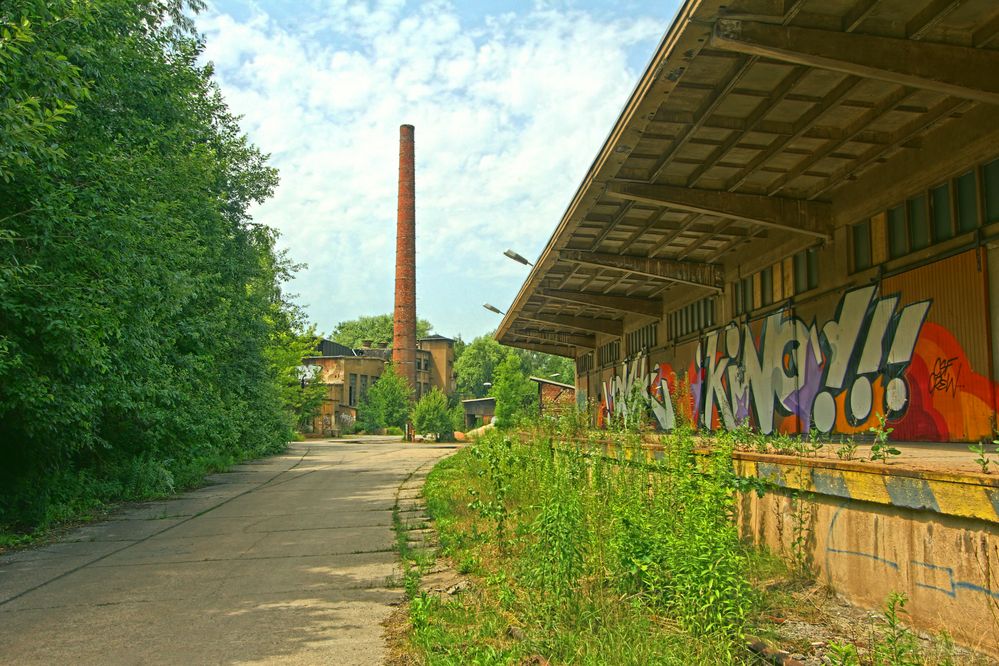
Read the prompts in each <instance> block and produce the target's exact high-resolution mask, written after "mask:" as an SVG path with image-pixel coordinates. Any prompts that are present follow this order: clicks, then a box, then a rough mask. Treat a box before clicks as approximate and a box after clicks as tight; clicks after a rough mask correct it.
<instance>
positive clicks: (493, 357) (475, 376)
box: [454, 333, 575, 398]
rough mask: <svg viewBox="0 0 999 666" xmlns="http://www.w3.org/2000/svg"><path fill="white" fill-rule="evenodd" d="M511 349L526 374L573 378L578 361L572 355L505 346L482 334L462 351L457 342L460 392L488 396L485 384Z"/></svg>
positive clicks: (566, 381) (567, 380) (569, 380)
mask: <svg viewBox="0 0 999 666" xmlns="http://www.w3.org/2000/svg"><path fill="white" fill-rule="evenodd" d="M511 352H512V353H514V354H516V355H517V356H518V357H519V358H520V360H521V362H522V366H523V374H524V375H525V376H528V377H530V376H536V377H541V378H543V379H551V380H554V381H557V382H562V383H564V384H572V383H573V381H574V378H575V364H574V362H573V360H572V359H570V358H564V357H562V356H553V355H552V354H544V353H542V352H536V351H530V350H527V349H513V348H511V347H504V346H503V345H501V344H500V343H499V342H497V341H496V338H494V337H493V335H492V334H491V333H490V334H487V335H480V336H479V337H477V338H475V339H474V340H472V341H471V342H470V343H468V344H464V343H462V348H461V350H460V352H459V350H458V345H455V361H454V372H455V375H456V384H457V390H458V395H461V396H465V397H473V398H482V397H485V395H486V394H487V393H488V392H489V387H488V386H485V384H487V383H494V382H495V378H494V373H495V371H496V367H497V366H498V365H499V364H500V363H501V362H502V361H503V359H504V358H506V356H507V354H508V353H511Z"/></svg>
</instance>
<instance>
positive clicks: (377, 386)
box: [357, 363, 412, 432]
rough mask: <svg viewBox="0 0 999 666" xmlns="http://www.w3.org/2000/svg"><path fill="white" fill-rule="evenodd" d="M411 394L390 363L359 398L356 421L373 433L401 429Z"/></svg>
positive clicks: (404, 381) (407, 413)
mask: <svg viewBox="0 0 999 666" xmlns="http://www.w3.org/2000/svg"><path fill="white" fill-rule="evenodd" d="M411 395H412V392H411V391H410V389H409V385H408V384H407V383H406V380H405V379H404V378H403V377H401V376H399V375H398V374H397V373H396V372H395V369H394V367H393V366H392V364H391V363H389V364H386V366H385V369H384V370H383V371H382V374H381V376H380V377H379V378H378V379H377V380H376V381H375V383H374V384H372V386H371V388H369V389H368V392H367V393H366V394H365V395H364V397H362V398H361V403H360V405H358V407H357V415H358V416H357V420H358V423H359V424H360V425H361V427H362V428H364V429H365V430H367V431H368V432H374V431H375V430H380V429H382V428H386V427H390V426H391V427H395V428H402V427H403V426H405V425H406V417H407V416H408V415H409V410H410V407H411Z"/></svg>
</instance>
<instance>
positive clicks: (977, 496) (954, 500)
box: [929, 481, 999, 522]
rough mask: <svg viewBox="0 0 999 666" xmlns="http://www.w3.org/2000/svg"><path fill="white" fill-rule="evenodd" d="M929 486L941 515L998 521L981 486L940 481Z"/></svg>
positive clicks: (932, 482)
mask: <svg viewBox="0 0 999 666" xmlns="http://www.w3.org/2000/svg"><path fill="white" fill-rule="evenodd" d="M929 484H930V490H932V491H933V496H934V497H935V498H936V500H937V506H938V507H940V512H941V513H946V514H950V515H952V516H966V517H968V518H982V519H984V520H990V521H993V522H995V521H996V520H997V519H999V516H996V510H995V508H993V506H992V502H990V501H989V497H988V495H987V494H986V493H985V488H983V487H982V486H971V485H968V484H966V483H947V482H940V481H930V482H929Z"/></svg>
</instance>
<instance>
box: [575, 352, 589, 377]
mask: <svg viewBox="0 0 999 666" xmlns="http://www.w3.org/2000/svg"><path fill="white" fill-rule="evenodd" d="M592 369H593V352H589V353H588V354H583V355H582V356H580V357H579V358H577V359H576V372H577V373H578V374H583V373H586V372H589V371H590V370H592Z"/></svg>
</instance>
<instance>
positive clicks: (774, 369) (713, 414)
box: [602, 286, 930, 434]
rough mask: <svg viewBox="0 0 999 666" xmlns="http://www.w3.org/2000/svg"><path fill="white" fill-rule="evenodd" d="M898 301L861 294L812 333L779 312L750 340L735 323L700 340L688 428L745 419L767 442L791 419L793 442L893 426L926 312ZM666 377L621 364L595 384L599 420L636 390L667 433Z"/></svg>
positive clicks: (643, 366)
mask: <svg viewBox="0 0 999 666" xmlns="http://www.w3.org/2000/svg"><path fill="white" fill-rule="evenodd" d="M898 300H899V299H898V296H896V295H891V296H884V297H879V296H878V295H877V288H876V287H875V286H866V287H861V288H858V289H854V290H852V291H849V292H847V293H846V294H844V295H843V297H842V298H841V299H840V301H839V305H838V307H837V309H836V314H835V316H834V317H833V318H832V319H830V320H829V321H827V322H825V324H823V325H822V326H821V327H820V326H819V324H818V323H817V322H816V321H814V320H813V321H812V323H810V324H809V323H806V322H805V321H803V320H801V319H799V318H798V317H795V316H793V314H792V313H791V310H790V309H789V308H784V309H782V310H780V311H777V312H774V313H773V314H771V315H770V316H768V317H767V318H766V319H764V320H763V323H762V328H761V330H760V333H759V336H758V337H757V336H754V335H753V333H752V331H751V330H750V327H749V325H748V324H741V325H740V324H738V323H736V322H732V323H730V324H729V325H728V326H726V327H724V328H722V329H719V330H717V331H714V332H712V333H709V334H708V335H706V336H705V337H704V338H703V339H702V341H701V342H700V344H698V346H697V351H696V352H695V358H694V361H693V364H692V367H691V370H692V373H691V377H690V387H691V394H692V398H693V403H694V404H693V405H692V407H693V415H694V418H695V419H696V421H697V423H698V424H699V425H700V426H702V427H705V428H709V429H710V428H715V427H719V426H720V427H725V428H732V427H735V426H736V425H738V424H739V423H741V422H743V421H745V420H746V419H747V418H751V423H752V425H753V426H754V427H755V428H756V429H757V430H759V431H760V432H763V433H767V434H769V433H772V432H773V431H774V429H775V422H779V420H780V419H782V418H784V417H787V416H792V415H793V416H796V417H797V422H798V424H799V426H798V427H799V428H800V431H801V432H807V431H808V430H810V429H811V428H812V427H813V426H814V427H815V428H817V429H818V430H819V431H821V432H826V433H828V432H831V431H833V430H834V429H836V425H837V422H838V419H843V420H844V421H845V423H846V424H848V425H850V426H857V425H859V424H862V423H864V422H865V421H866V420H867V419H868V418H870V416H871V415H872V414H878V413H883V414H885V415H886V416H887V418H888V419H892V420H894V419H897V418H899V417H901V416H902V415H903V414H904V413H905V410H906V408H907V407H908V404H909V395H910V389H909V385H908V383H907V380H906V377H905V371H906V369H907V368H908V366H909V362H910V361H911V360H912V354H913V350H914V348H915V345H916V340H917V339H918V337H919V332H920V330H921V329H922V327H923V322H924V321H925V320H926V314H927V312H928V311H929V308H930V302H929V301H921V302H918V303H913V304H911V305H907V306H905V307H902V308H899V307H898ZM671 375H672V369H671V368H670V367H669V366H668V365H666V364H663V365H661V366H659V367H658V368H656V369H654V370H653V371H651V372H650V371H649V370H648V362H647V358H639V359H636V360H634V361H631V362H630V363H625V364H624V367H623V368H622V373H621V374H620V375H619V376H617V377H614V378H613V379H612V380H611V382H610V383H609V385H608V383H607V382H605V383H604V386H603V396H604V398H603V401H602V407H603V409H604V410H605V413H607V414H609V413H624V412H625V410H626V401H625V396H627V395H628V394H629V392H630V391H631V390H632V389H633V387H634V386H635V385H636V384H637V385H638V386H639V389H640V393H641V395H643V397H644V398H645V400H646V402H647V403H648V404H649V406H650V408H651V410H652V413H653V414H654V415H655V417H656V420H657V422H658V423H659V425H660V427H662V428H663V429H666V430H669V429H671V428H673V427H674V426H675V423H676V422H675V417H674V413H673V407H672V402H671V400H670V392H669V391H670V388H669V382H670V381H673V380H674V378H673V377H672V376H671ZM876 387H877V389H878V390H875V388H876ZM879 403H880V404H879Z"/></svg>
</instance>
